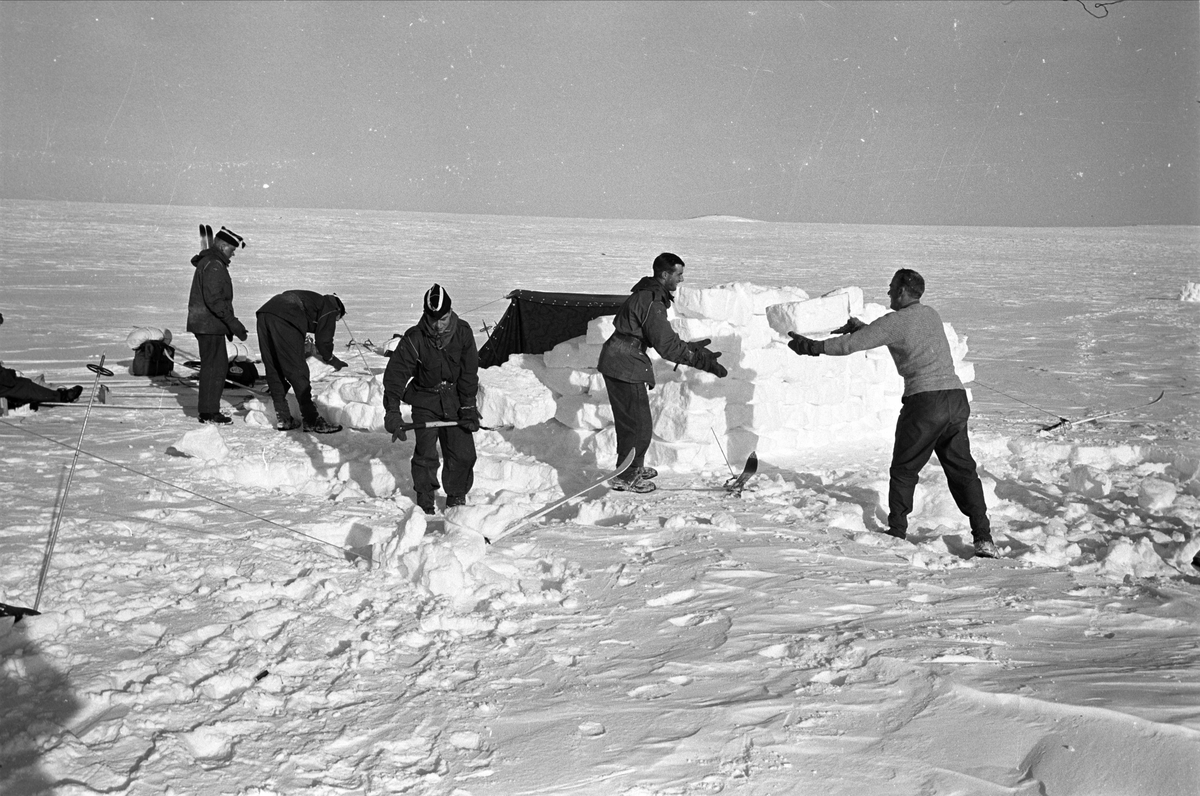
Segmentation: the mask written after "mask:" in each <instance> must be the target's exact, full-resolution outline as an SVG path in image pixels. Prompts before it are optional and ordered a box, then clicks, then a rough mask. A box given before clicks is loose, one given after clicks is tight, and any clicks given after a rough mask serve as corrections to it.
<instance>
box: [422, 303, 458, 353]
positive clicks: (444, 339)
mask: <svg viewBox="0 0 1200 796" xmlns="http://www.w3.org/2000/svg"><path fill="white" fill-rule="evenodd" d="M446 317H448V318H449V319H450V325H449V326H447V327H446V331H444V332H442V333H441V334H440V335H439V334H438V332H437V329H436V327H435V326H434V323H436V321H434V320H432V319H430V317H429V316H428V315H425V314H422V315H421V320H419V321H417V328H418V329H420V330H421V334H423V335H425V336H426V337H428V338H429V339H430V340H433V344H434V345H435V346H437V347H438V348H445V347H446V344H447V343H449V342H450V338H451V337H453V336H454V330H455V329H457V328H458V316H457V315H456V314H455V313H454V310H450V311H449V312H448V313H446Z"/></svg>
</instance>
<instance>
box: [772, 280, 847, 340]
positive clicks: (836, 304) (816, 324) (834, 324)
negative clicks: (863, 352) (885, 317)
mask: <svg viewBox="0 0 1200 796" xmlns="http://www.w3.org/2000/svg"><path fill="white" fill-rule="evenodd" d="M862 312H863V300H862V289H861V288H857V287H851V288H839V289H838V290H836V291H833V292H832V293H827V294H825V295H824V296H821V297H820V298H815V299H809V300H808V301H793V302H788V303H786V304H775V305H773V306H771V307H767V322H768V323H770V325H771V328H772V329H774V330H775V331H776V332H778V333H779V334H781V335H783V336H784V337H786V336H787V333H788V332H796V333H797V334H804V335H809V334H823V333H827V332H831V331H833V330H834V329H837V328H838V327H839V326H841V325H843V324H844V323H846V321H847V320H848V319H849V318H850V317H851V316H855V317H857V316H858V315H861V314H862Z"/></svg>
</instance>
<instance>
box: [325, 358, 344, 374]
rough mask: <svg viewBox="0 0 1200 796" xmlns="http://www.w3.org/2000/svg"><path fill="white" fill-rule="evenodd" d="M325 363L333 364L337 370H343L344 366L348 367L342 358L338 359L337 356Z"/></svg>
mask: <svg viewBox="0 0 1200 796" xmlns="http://www.w3.org/2000/svg"><path fill="white" fill-rule="evenodd" d="M325 364H327V365H331V366H332V367H333V369H334V370H335V371H338V370H341V369H342V368H344V367H346V363H345V362H343V361H342V360H340V359H338V358H337V357H336V356H335V357H334V358H333V359H331V360H329V361H328V362H326V363H325Z"/></svg>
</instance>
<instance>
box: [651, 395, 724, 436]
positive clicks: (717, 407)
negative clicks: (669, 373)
mask: <svg viewBox="0 0 1200 796" xmlns="http://www.w3.org/2000/svg"><path fill="white" fill-rule="evenodd" d="M650 415H651V417H652V418H654V436H655V437H657V438H658V439H661V440H663V441H664V442H703V443H706V444H707V442H708V440H710V439H712V437H713V434H714V433H716V434H718V435H720V434H724V433H725V431H726V422H725V399H724V398H723V397H718V398H703V397H701V396H700V395H698V394H696V393H695V392H694V391H693V390H692V389H691V387H690V386H689V385H688V383H687V382H670V383H668V384H664V385H662V386H661V387H660V388H658V389H655V390H654V392H653V393H651V396H650Z"/></svg>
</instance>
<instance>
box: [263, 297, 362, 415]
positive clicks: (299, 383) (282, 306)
mask: <svg viewBox="0 0 1200 796" xmlns="http://www.w3.org/2000/svg"><path fill="white" fill-rule="evenodd" d="M345 314H346V307H345V305H344V304H342V300H341V299H339V298H338V297H337V296H334V295H332V294H330V295H325V296H322V295H321V294H320V293H314V292H313V291H311V290H286V291H284V292H283V293H280V294H279V295H277V296H273V297H272V298H271V299H270V300H269V301H268V302H267V303H266V304H264V305H262V306H261V307H259V308H258V313H257V318H258V351H259V353H260V354H261V355H262V362H263V367H264V368H265V369H266V371H267V389H268V390H269V391H270V393H271V402H272V403H273V404H274V405H275V417H276V423H275V428H277V429H279V430H280V431H291V430H292V429H296V428H300V425H301V421H299V420H297V419H296V418H294V417H292V412H291V410H290V409H289V408H288V402H287V393H288V388H289V387H291V389H293V390H295V392H296V401H297V403H299V404H300V416H301V417H302V418H303V425H304V430H305V431H311V432H313V433H315V434H332V433H334V432H336V431H341V430H342V427H341V426H339V425H335V424H333V423H330V422H329V421H327V420H326V419H325V418H323V417H321V415H319V414H318V413H317V407H316V404H314V403H313V399H312V383H311V382H310V381H309V373H308V358H307V357H306V356H305V354H304V335H305V334H311V335H312V336H313V340H314V346H315V348H316V353H317V356H319V357H320V358H321V361H322V362H324V363H325V364H327V365H332V366H333V369H334V370H341V369H342V368H344V367H346V363H345V362H343V361H342V360H340V359H338V358H337V356H336V355H335V354H334V353H333V335H334V333H335V332H336V331H337V322H338V320H339V319H341V318H342V317H343V316H345Z"/></svg>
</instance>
